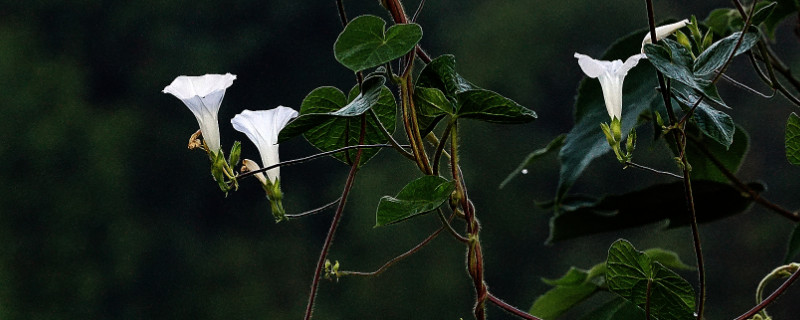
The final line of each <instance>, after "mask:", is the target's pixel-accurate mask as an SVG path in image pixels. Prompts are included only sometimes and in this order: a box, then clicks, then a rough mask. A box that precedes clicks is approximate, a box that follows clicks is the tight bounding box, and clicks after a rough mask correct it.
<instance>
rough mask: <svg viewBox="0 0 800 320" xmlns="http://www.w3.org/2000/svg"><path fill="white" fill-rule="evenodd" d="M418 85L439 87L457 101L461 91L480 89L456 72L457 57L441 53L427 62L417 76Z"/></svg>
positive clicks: (448, 96)
mask: <svg viewBox="0 0 800 320" xmlns="http://www.w3.org/2000/svg"><path fill="white" fill-rule="evenodd" d="M416 87H427V88H436V89H439V90H441V91H442V92H443V93H444V94H445V96H446V97H447V98H448V99H450V101H456V96H457V95H458V94H459V93H461V92H464V91H467V90H471V89H480V88H478V87H476V86H475V85H473V84H472V83H470V82H469V81H467V80H466V79H464V78H463V77H461V75H459V74H458V73H457V72H456V57H455V56H453V55H451V54H445V55H441V56H439V57H437V58H436V59H433V60H432V61H431V63H429V64H427V65H426V66H425V68H423V69H422V71H420V74H419V77H417V83H416Z"/></svg>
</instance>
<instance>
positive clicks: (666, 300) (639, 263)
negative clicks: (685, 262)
mask: <svg viewBox="0 0 800 320" xmlns="http://www.w3.org/2000/svg"><path fill="white" fill-rule="evenodd" d="M606 267H607V271H606V282H607V283H608V289H609V290H611V292H614V293H616V294H618V295H620V296H621V297H623V298H625V299H627V300H628V301H630V302H632V303H633V304H635V305H637V306H639V307H640V308H646V304H648V303H649V309H650V312H651V314H652V315H653V316H655V317H656V318H659V319H674V320H692V319H694V318H695V317H694V304H695V302H694V299H695V297H694V289H692V286H691V285H690V284H689V282H687V281H686V280H684V279H683V278H681V277H680V276H679V275H678V274H676V273H675V272H673V271H672V270H670V269H668V268H667V267H665V266H664V265H662V264H661V263H659V262H654V261H652V259H651V258H650V257H649V256H647V255H646V254H644V253H643V252H639V251H637V250H636V249H635V248H634V247H633V245H632V244H631V243H630V242H628V241H627V240H624V239H620V240H617V241H616V242H614V244H612V245H611V248H609V250H608V260H606Z"/></svg>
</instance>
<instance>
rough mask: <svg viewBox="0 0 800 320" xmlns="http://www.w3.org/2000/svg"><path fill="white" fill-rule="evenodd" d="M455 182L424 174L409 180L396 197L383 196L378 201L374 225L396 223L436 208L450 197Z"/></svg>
mask: <svg viewBox="0 0 800 320" xmlns="http://www.w3.org/2000/svg"><path fill="white" fill-rule="evenodd" d="M454 189H455V183H453V182H452V181H448V180H447V179H444V178H442V177H438V176H424V177H422V178H419V179H416V180H414V181H411V182H410V183H409V184H407V185H406V186H405V187H403V189H402V190H400V193H398V194H397V196H396V197H394V198H393V197H389V196H384V197H383V198H381V201H380V202H379V203H378V211H377V213H376V217H375V226H376V227H380V226H385V225H387V224H392V223H397V222H400V221H402V220H405V219H408V218H411V217H413V216H416V215H419V214H422V213H425V212H429V211H432V210H436V208H438V207H439V206H440V205H442V204H443V203H444V202H445V201H447V199H448V198H449V197H450V194H451V193H452V192H453V190H454Z"/></svg>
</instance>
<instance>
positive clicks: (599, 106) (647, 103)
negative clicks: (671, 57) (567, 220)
mask: <svg viewBox="0 0 800 320" xmlns="http://www.w3.org/2000/svg"><path fill="white" fill-rule="evenodd" d="M646 32H647V30H640V31H637V32H635V33H633V34H630V35H628V36H626V37H624V38H622V39H621V40H619V41H617V42H616V43H614V44H613V45H611V47H610V48H609V49H608V50H607V51H606V53H605V54H604V55H603V57H602V59H603V60H613V59H627V58H628V56H630V54H631V53H634V52H639V51H640V50H641V46H642V38H643V37H644V35H645V33H646ZM576 70H577V66H576ZM653 74H654V72H653V68H652V67H651V66H650V64H649V63H645V61H644V60H642V61H640V62H639V65H638V66H637V67H635V68H633V69H631V70H630V71H629V72H628V75H627V76H626V77H625V84H624V86H623V108H622V119H623V121H622V132H623V134H624V135H627V133H628V132H630V129H631V128H633V127H634V125H635V124H636V119H637V118H638V116H639V114H641V113H642V112H644V111H646V110H648V109H650V107H651V103H658V101H659V100H657V99H656V97H657V95H656V92H655V90H653V88H655V87H657V86H658V82H657V79H656V77H654V76H653ZM575 109H576V111H575V126H574V127H573V128H572V130H570V132H569V133H568V134H567V137H566V138H565V139H564V146H563V147H561V151H560V152H559V155H558V158H559V161H560V162H561V169H560V176H559V180H558V190H557V192H556V202H560V199H561V198H563V197H564V195H566V193H567V191H568V190H569V188H570V187H571V186H572V185H573V184H574V183H575V181H576V180H577V179H578V177H580V176H581V174H582V173H583V171H584V170H585V169H586V168H587V167H588V166H589V164H590V163H591V162H592V160H594V159H595V158H597V157H599V156H602V155H604V154H606V153H608V152H609V151H611V148H610V147H609V146H608V143H607V142H606V138H605V136H604V135H603V132H602V131H601V130H600V126H599V124H600V123H602V122H609V119H608V113H607V112H606V107H605V102H604V100H603V93H602V91H601V90H600V83H599V81H597V79H589V78H585V79H583V80H582V81H581V84H580V86H579V87H578V95H577V99H576V101H575Z"/></svg>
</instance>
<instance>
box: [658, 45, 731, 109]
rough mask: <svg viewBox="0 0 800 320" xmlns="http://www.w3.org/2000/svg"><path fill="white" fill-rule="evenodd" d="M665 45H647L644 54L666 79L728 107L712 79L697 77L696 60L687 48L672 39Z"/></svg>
mask: <svg viewBox="0 0 800 320" xmlns="http://www.w3.org/2000/svg"><path fill="white" fill-rule="evenodd" d="M660 43H663V45H652V44H646V45H645V46H644V53H645V54H647V59H648V60H649V61H650V63H652V64H653V66H655V67H656V69H658V71H661V73H663V74H664V76H665V77H667V78H670V79H673V80H675V81H678V82H680V83H683V84H685V85H687V86H689V87H690V88H692V89H695V90H697V91H699V92H701V93H702V94H703V95H704V96H705V97H706V98H708V99H710V100H711V101H714V103H717V104H720V105H722V106H725V107H727V105H726V104H725V102H724V101H722V98H721V97H720V96H719V93H718V92H717V87H716V86H714V84H712V83H711V80H710V79H706V77H701V76H698V75H695V73H694V59H692V54H691V53H690V52H689V50H688V49H686V47H684V46H683V45H681V44H680V43H678V42H676V41H674V40H672V39H664V40H662V41H661V42H660Z"/></svg>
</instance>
